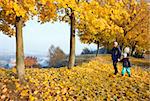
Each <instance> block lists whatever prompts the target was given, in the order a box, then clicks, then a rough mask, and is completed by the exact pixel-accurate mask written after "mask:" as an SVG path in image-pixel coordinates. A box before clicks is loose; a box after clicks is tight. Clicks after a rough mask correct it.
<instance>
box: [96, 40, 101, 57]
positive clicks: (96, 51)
mask: <svg viewBox="0 0 150 101" xmlns="http://www.w3.org/2000/svg"><path fill="white" fill-rule="evenodd" d="M99 45H100V44H99V42H98V41H97V51H96V57H97V56H98V51H99Z"/></svg>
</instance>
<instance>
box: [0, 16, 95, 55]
mask: <svg viewBox="0 0 150 101" xmlns="http://www.w3.org/2000/svg"><path fill="white" fill-rule="evenodd" d="M23 38H24V40H23V41H24V52H25V54H32V55H34V54H38V55H47V54H48V49H49V47H50V46H51V45H52V44H53V45H54V46H59V47H60V48H61V49H62V50H63V51H64V52H65V53H66V54H69V46H70V26H69V24H67V23H63V22H56V23H54V24H52V23H45V24H40V23H38V22H37V20H36V19H34V20H29V21H28V22H26V26H25V27H24V28H23ZM85 47H87V48H89V49H91V50H94V49H96V46H95V45H94V44H91V45H87V44H82V43H81V42H80V40H79V38H78V37H76V55H79V54H80V53H81V51H82V49H83V48H85ZM15 52H16V45H15V37H11V38H10V37H8V36H7V35H4V34H3V33H2V32H0V53H5V54H7V53H11V54H15Z"/></svg>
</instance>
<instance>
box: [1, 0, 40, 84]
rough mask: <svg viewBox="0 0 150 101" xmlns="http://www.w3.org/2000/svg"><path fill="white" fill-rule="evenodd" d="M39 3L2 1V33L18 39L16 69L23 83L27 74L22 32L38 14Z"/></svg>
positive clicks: (26, 0) (37, 0)
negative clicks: (27, 22) (26, 24)
mask: <svg viewBox="0 0 150 101" xmlns="http://www.w3.org/2000/svg"><path fill="white" fill-rule="evenodd" d="M37 2H40V0H0V31H3V33H4V34H6V35H8V36H12V35H14V36H15V37H16V67H17V72H18V78H19V80H20V81H21V82H22V81H24V74H25V70H24V69H25V65H24V47H23V35H22V34H23V33H22V30H23V26H24V25H25V22H26V21H27V20H29V19H30V18H31V17H33V16H34V15H36V14H37V11H36V10H37V8H36V5H37ZM14 33H15V34H14Z"/></svg>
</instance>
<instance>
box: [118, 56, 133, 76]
mask: <svg viewBox="0 0 150 101" xmlns="http://www.w3.org/2000/svg"><path fill="white" fill-rule="evenodd" d="M128 56H129V54H128V53H124V54H123V59H122V60H121V61H120V62H123V68H122V72H121V73H122V76H124V74H125V73H126V72H127V73H128V76H129V77H131V72H130V67H131V64H130V61H129V57H128Z"/></svg>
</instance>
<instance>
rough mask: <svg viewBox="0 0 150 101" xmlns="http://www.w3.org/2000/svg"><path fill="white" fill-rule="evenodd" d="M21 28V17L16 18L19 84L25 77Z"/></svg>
mask: <svg viewBox="0 0 150 101" xmlns="http://www.w3.org/2000/svg"><path fill="white" fill-rule="evenodd" d="M22 26H23V22H22V17H16V67H17V73H18V78H19V80H20V82H23V81H24V75H25V65H24V48H23V36H22Z"/></svg>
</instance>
